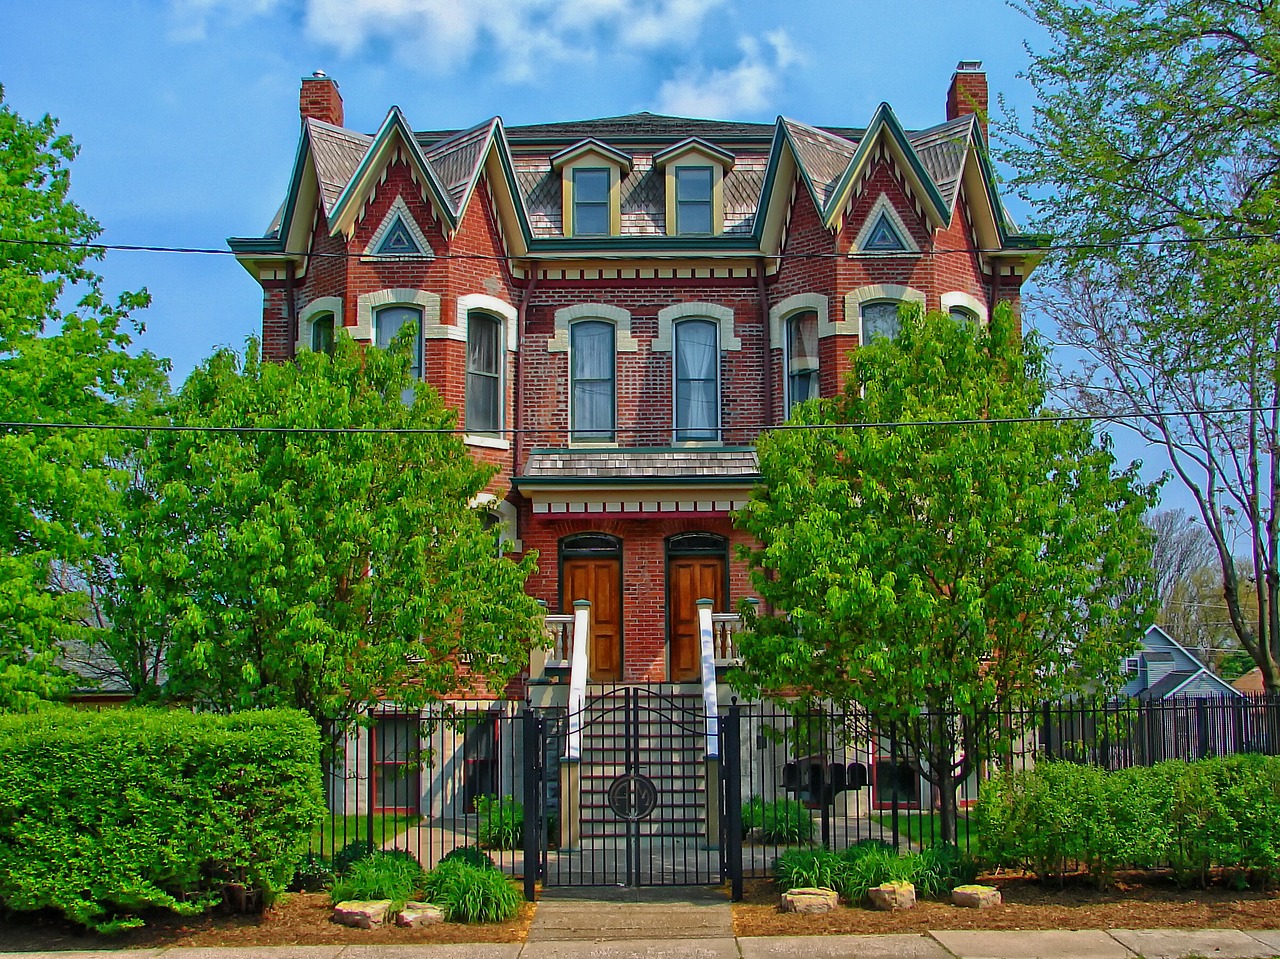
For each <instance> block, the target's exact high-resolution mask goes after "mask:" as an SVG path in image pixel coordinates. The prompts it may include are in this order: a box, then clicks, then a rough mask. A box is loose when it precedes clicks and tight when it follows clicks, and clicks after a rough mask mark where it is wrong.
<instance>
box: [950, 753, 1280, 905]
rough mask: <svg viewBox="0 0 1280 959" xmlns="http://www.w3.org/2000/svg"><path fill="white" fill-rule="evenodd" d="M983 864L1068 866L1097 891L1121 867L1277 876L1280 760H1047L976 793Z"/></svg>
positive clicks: (1189, 874) (1045, 869) (1186, 876)
mask: <svg viewBox="0 0 1280 959" xmlns="http://www.w3.org/2000/svg"><path fill="white" fill-rule="evenodd" d="M974 818H975V820H976V824H977V827H978V830H979V835H980V836H981V837H982V851H983V856H984V858H985V859H989V860H990V861H991V862H992V864H993V865H1002V866H1024V867H1026V868H1029V869H1032V870H1034V871H1035V872H1036V873H1038V874H1039V875H1041V876H1050V875H1060V874H1062V873H1064V872H1068V871H1072V870H1073V869H1076V868H1083V869H1085V870H1087V871H1088V872H1089V873H1090V874H1092V875H1093V876H1094V877H1095V878H1096V879H1097V880H1098V882H1099V883H1100V884H1105V883H1106V882H1107V881H1108V879H1109V878H1110V876H1111V875H1112V873H1114V871H1115V870H1117V869H1123V868H1138V869H1152V868H1171V869H1173V870H1174V871H1175V872H1176V874H1177V875H1178V877H1179V878H1180V879H1181V880H1182V881H1188V880H1198V881H1199V882H1200V883H1201V884H1204V883H1205V882H1207V881H1208V876H1209V871H1210V870H1211V869H1213V868H1215V867H1217V868H1223V869H1227V870H1232V871H1233V872H1235V873H1236V874H1237V875H1238V876H1239V877H1241V878H1245V879H1248V878H1250V876H1253V877H1256V878H1260V879H1261V880H1263V881H1265V882H1274V881H1276V880H1277V879H1280V758H1277V757H1273V756H1256V755H1248V756H1229V757H1224V758H1218V759H1204V760H1200V761H1197V762H1180V761H1173V762H1164V763H1159V764H1157V765H1155V766H1150V767H1135V768H1132V769H1121V770H1118V771H1115V772H1108V771H1106V770H1103V769H1099V768H1098V767H1096V766H1087V765H1076V764H1074V763H1067V762H1046V763H1041V764H1039V765H1037V766H1036V767H1035V768H1034V769H1032V770H1028V771H1025V772H1014V773H1006V774H1002V775H999V776H997V777H995V778H994V779H993V780H991V781H990V782H989V783H985V784H984V785H983V787H982V795H981V798H980V799H979V801H978V804H977V808H976V809H975V810H974Z"/></svg>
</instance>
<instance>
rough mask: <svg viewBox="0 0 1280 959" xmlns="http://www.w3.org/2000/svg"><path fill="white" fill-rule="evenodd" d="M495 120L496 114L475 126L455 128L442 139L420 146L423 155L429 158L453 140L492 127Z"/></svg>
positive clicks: (444, 148)
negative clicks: (463, 128) (461, 128)
mask: <svg viewBox="0 0 1280 959" xmlns="http://www.w3.org/2000/svg"><path fill="white" fill-rule="evenodd" d="M497 120H498V118H497V117H496V116H492V117H489V119H487V120H481V121H480V122H479V123H477V124H476V125H475V126H472V127H467V129H465V130H455V131H454V132H453V133H451V134H449V135H448V136H447V137H445V138H444V139H441V140H436V141H434V142H432V143H431V145H430V146H424V147H423V148H422V152H423V154H424V155H425V156H427V157H428V158H430V157H431V156H432V155H433V154H435V153H437V152H444V151H445V150H447V149H448V148H449V145H450V144H451V143H452V142H453V141H454V140H461V139H462V138H463V137H465V136H469V135H471V134H473V133H476V132H478V131H480V130H482V129H484V128H485V127H488V128H490V129H492V128H493V125H494V123H496V122H497ZM417 136H418V134H416V133H415V134H414V138H415V139H416V138H417Z"/></svg>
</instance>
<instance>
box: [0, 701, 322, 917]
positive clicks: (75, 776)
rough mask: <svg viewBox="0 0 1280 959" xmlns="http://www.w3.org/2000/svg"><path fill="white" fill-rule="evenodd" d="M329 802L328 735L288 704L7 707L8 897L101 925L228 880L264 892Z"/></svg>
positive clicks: (2, 896)
mask: <svg viewBox="0 0 1280 959" xmlns="http://www.w3.org/2000/svg"><path fill="white" fill-rule="evenodd" d="M322 811H323V799H322V788H321V779H320V735H319V730H317V728H316V725H315V723H314V722H312V721H311V720H310V719H309V718H308V717H307V716H305V715H303V714H301V713H296V712H290V711H285V710H270V711H262V712H249V713H241V714H237V715H234V716H213V715H193V714H191V713H184V712H177V711H158V710H146V709H119V710H109V711H105V712H100V713H95V712H82V711H78V710H72V709H49V710H47V711H41V712H37V713H32V714H27V715H14V716H0V903H3V905H4V906H6V907H8V908H9V909H14V910H29V909H40V908H46V907H53V908H55V909H59V910H61V911H62V912H63V913H64V914H65V915H66V916H67V917H68V918H70V919H72V920H75V921H76V922H80V923H83V924H84V925H86V926H88V927H90V928H92V929H95V930H98V931H101V932H114V931H118V930H120V929H125V928H129V927H130V926H136V925H140V924H141V922H142V920H141V919H140V918H139V917H138V913H139V912H140V911H141V910H143V909H147V908H151V907H157V906H161V907H168V908H170V909H174V910H176V911H179V912H182V913H192V912H196V911H199V910H202V909H204V908H206V907H207V906H209V905H211V904H212V903H214V902H216V901H217V898H218V896H219V894H220V893H221V891H222V888H223V886H224V884H225V883H227V882H240V883H243V884H244V885H246V886H248V887H250V888H253V889H257V890H259V891H260V892H261V893H262V895H263V897H264V899H266V900H267V901H269V900H270V899H271V898H272V897H273V896H274V895H275V894H276V893H277V892H279V891H280V890H282V889H284V888H285V886H286V884H287V883H288V882H289V880H290V879H291V878H292V876H293V872H294V868H295V866H296V865H297V863H298V860H299V859H300V858H301V856H302V854H303V852H305V851H306V847H307V841H308V837H309V835H310V831H311V829H312V827H313V825H314V824H315V823H316V822H317V821H318V820H319V818H320V816H321V814H322Z"/></svg>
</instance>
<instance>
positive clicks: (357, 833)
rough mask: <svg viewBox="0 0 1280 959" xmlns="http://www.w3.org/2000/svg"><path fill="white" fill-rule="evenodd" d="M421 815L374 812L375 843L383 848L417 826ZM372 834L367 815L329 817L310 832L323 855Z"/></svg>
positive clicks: (313, 843)
mask: <svg viewBox="0 0 1280 959" xmlns="http://www.w3.org/2000/svg"><path fill="white" fill-rule="evenodd" d="M421 818H422V817H420V816H404V815H400V816H396V815H392V814H391V813H388V814H387V815H385V816H384V815H382V813H374V814H373V844H374V846H376V847H379V848H381V847H382V846H383V845H385V844H386V843H388V842H390V841H391V840H392V839H395V838H396V837H397V836H399V835H401V834H402V833H404V832H405V831H406V830H407V829H408V828H409V827H410V826H414V825H417V823H418V822H419V821H420V820H421ZM368 835H369V820H368V818H367V817H365V816H336V817H335V816H330V815H328V814H326V815H325V817H324V821H323V822H322V823H321V824H320V825H319V826H317V827H316V828H315V829H313V830H312V831H311V849H312V851H314V852H318V853H320V854H321V855H323V856H332V855H333V854H334V853H335V852H337V851H338V850H339V849H341V848H342V847H343V846H345V845H346V844H347V843H349V842H355V841H356V840H357V839H366V838H368Z"/></svg>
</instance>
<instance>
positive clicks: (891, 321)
mask: <svg viewBox="0 0 1280 959" xmlns="http://www.w3.org/2000/svg"><path fill="white" fill-rule="evenodd" d="M899 305H900V304H898V303H897V302H890V303H864V304H863V306H862V342H863V343H870V342H871V341H872V340H874V339H876V338H878V337H881V336H886V337H888V338H889V339H891V340H893V339H897V337H898V331H899V330H900V328H901V327H900V326H899V324H898V306H899Z"/></svg>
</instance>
